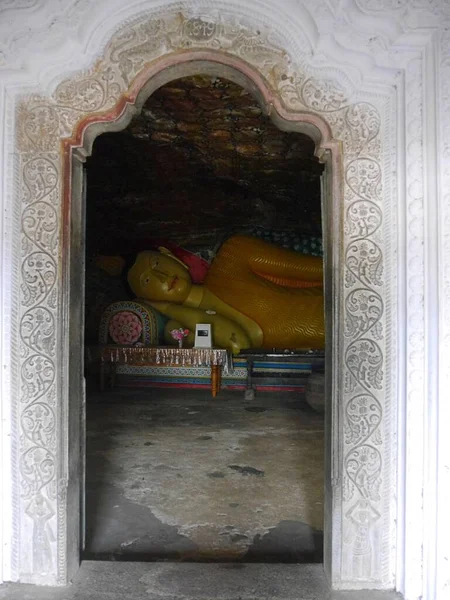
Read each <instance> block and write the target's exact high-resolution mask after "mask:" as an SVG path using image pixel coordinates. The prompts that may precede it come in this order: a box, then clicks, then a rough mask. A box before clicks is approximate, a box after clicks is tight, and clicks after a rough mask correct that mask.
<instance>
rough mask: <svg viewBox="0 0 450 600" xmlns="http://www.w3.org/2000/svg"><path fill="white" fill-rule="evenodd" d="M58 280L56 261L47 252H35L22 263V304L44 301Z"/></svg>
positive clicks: (28, 304) (29, 304)
mask: <svg viewBox="0 0 450 600" xmlns="http://www.w3.org/2000/svg"><path fill="white" fill-rule="evenodd" d="M55 281H56V263H55V261H54V260H53V259H52V258H51V257H50V256H49V255H48V254H46V253H45V252H33V253H32V254H29V255H28V256H27V258H26V259H25V260H24V261H23V263H22V293H23V298H22V304H23V305H24V306H31V305H33V304H36V303H38V302H43V301H44V300H45V298H46V297H47V296H48V294H49V293H50V292H51V291H52V289H53V286H54V284H55Z"/></svg>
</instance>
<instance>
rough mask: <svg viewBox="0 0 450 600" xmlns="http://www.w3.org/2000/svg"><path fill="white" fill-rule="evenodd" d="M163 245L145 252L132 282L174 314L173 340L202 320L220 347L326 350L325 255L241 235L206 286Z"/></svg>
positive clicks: (228, 243)
mask: <svg viewBox="0 0 450 600" xmlns="http://www.w3.org/2000/svg"><path fill="white" fill-rule="evenodd" d="M160 250H161V251H145V252H140V253H139V254H138V255H137V258H136V261H135V263H134V264H133V266H132V267H131V269H130V270H129V271H128V282H129V284H130V287H131V289H132V291H133V293H134V294H136V296H137V297H138V298H141V299H144V300H145V301H146V302H147V303H149V304H151V305H152V306H153V307H154V308H155V309H156V310H158V311H159V312H160V313H162V314H163V315H165V316H166V317H167V318H168V319H169V322H168V323H167V325H166V328H165V331H166V339H168V340H169V339H170V337H169V332H170V330H172V329H173V328H178V327H183V328H188V329H190V330H191V332H193V331H195V326H196V324H197V323H210V324H211V327H212V332H213V343H214V345H215V346H220V347H223V348H229V349H231V350H232V351H233V353H235V354H237V353H239V351H240V350H241V349H244V348H264V349H270V348H283V349H284V348H295V349H321V348H324V346H325V340H324V301H323V300H324V298H323V279H322V278H323V266H322V260H321V258H318V257H314V256H307V255H303V254H299V253H297V252H294V251H291V250H286V249H284V248H279V247H277V246H274V245H272V244H269V243H267V242H264V241H262V240H260V239H258V238H254V237H248V236H244V235H234V236H233V237H231V238H229V239H228V240H227V241H226V242H225V243H224V244H223V245H222V247H221V248H220V250H219V252H218V254H217V256H216V257H215V258H214V260H213V262H212V264H211V267H210V269H209V271H208V273H207V275H206V278H205V281H204V283H203V284H202V285H195V284H193V283H192V281H191V278H190V276H189V271H188V269H187V267H186V266H185V265H184V264H183V263H181V262H180V261H179V260H178V259H177V258H176V257H175V256H174V255H172V254H171V253H170V252H169V251H167V250H165V249H160ZM191 336H192V334H191ZM189 341H190V342H191V343H192V342H193V337H191V338H190V339H189V338H188V340H187V342H189Z"/></svg>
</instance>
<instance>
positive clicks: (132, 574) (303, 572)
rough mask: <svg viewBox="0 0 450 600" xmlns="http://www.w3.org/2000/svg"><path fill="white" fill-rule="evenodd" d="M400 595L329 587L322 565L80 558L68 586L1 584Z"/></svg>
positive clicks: (203, 596)
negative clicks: (81, 559)
mask: <svg viewBox="0 0 450 600" xmlns="http://www.w3.org/2000/svg"><path fill="white" fill-rule="evenodd" d="M125 598H126V600H400V598H401V596H400V595H399V594H396V593H395V592H381V591H353V592H331V591H330V590H329V586H328V582H327V580H326V578H325V575H324V572H323V567H322V565H312V564H308V565H305V564H303V565H292V564H261V563H259V564H242V563H220V564H218V563H203V564H201V563H169V562H161V563H143V562H105V561H84V562H83V563H82V565H81V568H80V570H79V571H78V573H77V575H76V577H75V579H74V582H73V584H72V585H71V586H68V587H60V588H51V587H47V586H45V587H44V586H42V587H39V586H32V585H26V584H12V583H6V584H3V585H1V586H0V599H5V600H6V599H7V600H123V599H125Z"/></svg>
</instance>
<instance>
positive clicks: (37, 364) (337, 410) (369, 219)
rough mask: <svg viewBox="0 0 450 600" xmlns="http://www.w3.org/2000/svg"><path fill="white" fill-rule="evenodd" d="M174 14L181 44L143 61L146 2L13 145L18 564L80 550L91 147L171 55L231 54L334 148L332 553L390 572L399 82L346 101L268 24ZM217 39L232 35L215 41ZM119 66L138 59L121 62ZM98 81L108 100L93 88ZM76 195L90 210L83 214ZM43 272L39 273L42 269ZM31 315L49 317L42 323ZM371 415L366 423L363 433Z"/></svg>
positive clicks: (373, 577)
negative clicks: (49, 530) (263, 36)
mask: <svg viewBox="0 0 450 600" xmlns="http://www.w3.org/2000/svg"><path fill="white" fill-rule="evenodd" d="M164 18H165V19H166V21H165V25H166V28H165V32H164V36H163V37H164V40H166V41H167V35H168V34H167V30H168V29H170V27H171V26H172V28H173V29H172V31H173V36H175V37H176V36H178V38H177V39H176V42H175V43H174V42H173V41H172V42H171V43H172V48H171V51H170V52H167V51H166V50H165V48H166V47H165V46H164V47H162V46H161V48H160V49H159V50H160V55H159V56H157V57H156V58H155V57H154V53H155V52H154V49H153V50H152V52H153V54H149V55H148V56H147V59H148V60H147V61H146V60H144V64H146V66H144V67H142V60H141V63H140V64H139V61H137V62H133V60H134V58H135V56H136V52H137V53H139V52H142V50H140V48H141V46H142V44H141V45H140V46H137V45H136V44H135V45H134V46H133V45H132V44H131V45H128V46H127V43H128V41H129V40H130V39H132V38H133V35H132V33H133V31H134V32H139V33H140V34H142V35H144V36H145V35H147V36H148V37H147V40H154V39H155V28H156V32H158V31H159V29H158V27H159V25H158V23H157V21H156V20H152V19H149V18H148V17H145V18H144V19H140V20H139V21H137V22H135V23H133V24H132V25H131V26H130V25H126V26H125V27H124V29H123V31H120V32H119V33H116V34H115V36H114V37H113V39H112V41H111V43H110V45H109V47H108V48H107V50H106V53H105V57H104V59H103V62H100V63H99V64H97V66H96V68H95V69H94V70H93V72H92V73H90V74H88V75H87V76H86V75H84V74H83V75H80V76H79V77H78V79H77V78H72V79H71V80H69V81H65V82H62V83H61V84H60V85H59V86H58V87H57V88H56V90H55V92H54V94H53V95H52V97H50V98H35V97H33V98H27V99H25V100H24V101H23V103H22V104H21V107H20V114H21V118H20V120H18V127H19V129H18V136H17V144H18V146H17V148H18V161H19V165H20V166H19V171H18V172H19V173H21V177H22V180H21V182H20V184H19V189H20V190H25V192H24V194H23V195H22V196H21V204H22V215H21V217H22V218H21V223H22V235H23V238H24V239H25V250H24V251H22V252H24V254H22V258H21V264H22V265H23V268H22V274H23V280H22V284H23V285H22V288H21V290H22V291H21V296H20V304H21V313H20V323H21V340H22V344H23V348H24V353H23V356H22V357H21V359H20V373H21V378H22V384H23V385H22V388H23V389H24V391H23V394H22V400H21V403H20V404H19V406H18V407H17V408H18V413H19V414H18V421H17V422H18V432H19V431H20V435H21V436H22V439H23V440H24V445H23V447H22V448H21V449H20V452H19V456H18V457H17V464H18V465H19V469H20V472H21V475H22V478H23V479H22V481H21V482H20V485H19V486H18V488H20V492H19V489H18V490H17V491H18V492H19V493H18V495H17V504H16V515H17V516H18V517H19V518H18V523H19V530H20V531H19V535H20V539H21V545H20V548H19V554H18V559H19V560H18V562H19V567H18V572H19V577H20V579H21V580H22V581H31V582H33V583H44V582H45V583H65V582H66V581H67V580H68V579H70V578H71V577H72V575H73V573H74V572H75V571H76V569H77V566H78V557H79V554H78V551H77V549H78V548H79V513H80V510H79V497H80V495H79V494H77V489H79V486H80V468H81V466H80V465H81V464H82V457H81V454H80V431H81V423H82V420H81V419H79V417H80V416H82V414H83V406H82V397H83V392H82V389H81V386H82V381H81V378H78V377H75V376H74V377H75V379H74V380H73V381H80V384H79V387H78V388H77V387H76V386H75V385H74V386H71V385H70V381H71V376H72V375H71V374H73V373H76V372H77V369H78V372H79V367H77V363H76V361H77V360H80V359H79V357H78V358H77V356H75V355H76V354H77V349H78V350H80V349H81V342H80V341H78V342H76V344H75V345H74V346H73V347H72V350H73V354H72V356H71V354H70V350H71V348H70V344H69V343H68V340H69V339H70V338H71V337H72V333H71V332H73V335H74V336H76V335H79V332H80V330H81V329H80V327H79V325H77V323H78V322H79V321H80V318H79V317H74V316H73V311H71V310H70V309H69V307H70V308H71V307H73V306H75V304H76V298H77V296H76V290H77V289H78V288H77V284H76V280H77V277H78V276H79V272H80V271H81V269H78V270H75V272H74V273H73V272H72V273H71V265H72V266H75V265H77V264H79V262H78V261H77V252H79V251H80V249H81V248H82V240H80V237H79V236H80V231H81V225H80V223H81V219H82V211H81V206H82V203H81V200H80V197H79V194H80V191H79V190H80V189H81V183H80V177H79V173H80V169H81V164H80V161H82V160H83V159H84V158H85V156H87V155H88V154H89V153H90V150H91V147H92V143H93V140H94V139H95V136H96V135H98V134H99V133H101V132H102V131H104V130H106V129H107V130H108V131H112V130H113V128H114V127H117V128H118V129H123V128H124V126H125V125H126V123H127V121H129V120H130V119H131V117H132V115H133V114H134V113H135V111H136V109H137V107H139V105H140V103H143V101H144V100H145V98H146V97H148V95H150V93H151V87H152V86H154V85H155V84H156V82H160V83H159V85H163V82H164V77H166V76H168V74H169V69H170V68H171V67H172V66H173V67H174V68H179V67H180V65H182V67H183V76H185V75H186V66H187V65H189V64H193V62H194V61H198V62H204V63H212V64H214V65H215V66H216V67H217V65H220V66H221V69H225V68H226V67H231V68H232V69H233V72H232V73H231V72H230V76H229V77H231V76H232V74H234V76H235V80H236V78H237V79H239V78H240V77H241V76H242V81H243V84H245V85H244V87H245V86H247V88H248V89H251V90H252V91H253V92H254V93H255V95H256V97H258V95H259V97H260V98H261V99H262V102H261V103H262V106H265V107H266V112H267V113H268V114H269V115H270V116H271V118H272V120H273V121H274V123H275V124H276V125H278V126H280V125H281V126H282V127H284V126H286V124H287V125H289V128H290V129H291V130H292V129H293V128H294V125H295V124H297V125H296V126H298V127H301V131H302V132H303V133H308V135H310V136H311V137H312V138H313V139H314V140H315V141H316V143H317V144H318V145H319V148H320V149H319V153H320V154H321V156H322V158H323V159H326V158H327V155H329V158H328V159H327V160H328V162H326V164H330V162H329V161H330V160H331V161H332V165H333V168H332V173H331V177H332V189H333V202H334V203H335V206H336V205H337V206H338V213H339V214H338V218H336V212H334V214H333V215H330V217H331V220H332V224H333V227H332V231H333V235H334V236H335V238H336V239H333V240H332V247H333V249H334V250H338V251H339V258H338V260H337V262H335V257H336V256H337V255H338V253H337V252H333V260H332V261H331V276H332V281H333V282H334V283H333V285H334V286H335V289H336V295H335V297H334V300H335V302H336V304H333V309H332V310H335V311H336V319H335V321H334V326H333V338H332V339H333V344H335V348H336V352H335V353H334V357H335V358H336V361H337V362H338V364H337V365H336V367H335V368H333V369H332V371H333V373H334V374H335V375H336V376H337V374H338V375H339V377H338V380H337V381H335V382H334V384H333V391H332V394H331V396H332V403H331V404H332V407H331V411H329V413H328V414H329V415H331V424H330V425H331V435H330V443H331V447H330V452H329V459H327V464H328V466H327V473H326V478H327V479H326V486H325V491H326V495H327V499H328V500H329V502H328V504H327V506H328V508H327V509H326V528H327V529H326V539H328V540H329V543H328V542H327V544H328V545H327V547H328V548H329V550H328V551H327V558H326V564H327V567H326V568H327V572H328V575H329V578H330V580H331V582H332V585H333V586H334V587H335V588H364V587H366V588H367V587H378V588H389V587H393V581H394V576H395V567H394V562H395V557H394V555H395V552H394V553H393V549H392V540H393V538H395V524H394V518H395V506H396V505H395V501H394V499H393V492H394V493H395V483H396V457H397V454H396V445H395V440H394V431H395V427H396V406H395V405H394V403H393V402H392V397H393V395H392V391H393V389H394V388H395V383H396V382H395V377H396V373H397V364H396V362H395V360H393V356H395V353H393V352H392V350H393V349H394V350H395V346H396V339H395V338H394V336H392V334H391V332H392V327H393V323H394V322H395V310H396V305H395V301H394V299H393V297H392V295H391V288H390V285H387V284H385V280H384V279H383V277H381V275H380V270H381V267H383V266H384V268H385V270H386V272H387V274H388V275H389V273H391V272H392V269H393V266H395V265H393V264H392V263H391V262H390V261H391V258H390V257H389V255H388V253H386V255H385V254H384V253H383V251H384V250H385V246H386V238H388V239H389V235H390V234H391V233H393V230H395V222H393V221H391V220H390V219H389V218H388V219H387V220H386V219H385V221H384V222H383V216H384V214H386V213H387V214H388V215H389V211H390V210H392V196H393V194H392V190H391V189H390V187H389V185H388V180H387V179H386V178H385V177H384V175H383V174H384V170H385V168H386V165H387V164H389V161H386V160H385V161H384V162H383V161H381V160H380V156H383V154H382V150H383V144H384V145H385V146H386V145H387V146H386V147H389V134H386V131H385V130H384V129H383V128H382V127H381V124H382V118H381V112H382V110H385V109H386V103H387V102H388V101H392V96H391V92H389V93H388V94H387V95H386V96H384V97H382V98H380V97H379V95H376V94H375V95H373V96H371V94H370V93H367V95H366V97H364V98H363V99H361V98H359V99H358V100H354V101H351V100H349V99H348V98H347V95H346V91H345V90H344V89H342V88H341V87H340V86H339V85H338V84H337V83H336V81H335V80H333V78H332V77H331V75H330V78H327V79H324V78H320V77H318V76H317V75H316V76H313V75H311V73H306V72H305V70H304V69H302V68H301V67H300V66H299V65H297V64H295V63H294V61H292V60H291V57H289V56H288V55H287V54H286V52H285V51H284V50H283V49H282V48H279V47H276V46H274V45H273V44H271V43H270V42H269V41H268V40H263V43H262V44H261V47H260V54H258V55H255V53H254V51H253V49H251V47H249V48H250V49H249V50H248V52H246V51H245V50H242V48H241V47H240V46H239V47H238V46H236V47H235V48H234V50H233V47H230V45H229V36H228V37H227V38H226V39H224V38H223V36H222V37H221V34H220V31H219V30H220V28H219V27H216V25H217V23H216V21H213V20H211V21H205V20H204V19H203V20H200V21H199V19H197V18H188V17H186V18H184V17H180V14H179V13H177V14H176V15H175V14H173V13H171V12H170V11H167V14H166V16H165V17H164ZM180 19H181V21H182V22H181V28H180ZM183 19H184V20H183ZM205 22H206V24H208V27H206V28H205V27H204V24H205ZM210 25H211V26H210ZM245 27H246V26H245V25H243V26H242V29H245ZM133 28H134V29H133ZM242 29H241V32H242ZM216 30H217V34H216V33H215V32H216ZM211 31H212V32H213V34H211ZM255 31H256V33H255ZM255 31H252V34H253V37H255V36H256V38H257V36H259V35H260V33H259V30H255ZM130 32H131V33H130ZM179 32H181V33H179ZM127 36H128V38H127ZM193 36H194V38H193ZM195 36H197V38H198V39H197V38H196V37H195ZM198 36H200V37H198ZM156 37H158V36H156ZM192 39H194V45H193V46H194V47H192ZM124 40H125V42H124ZM141 40H142V37H141V38H140V41H141ZM186 41H190V43H191V46H190V47H189V50H186V47H185V46H184V45H183V44H184V43H185V42H186ZM225 42H227V45H226V46H225ZM218 43H219V44H220V43H222V44H223V45H224V47H225V48H226V49H222V50H218V49H217V48H218ZM124 44H125V50H124ZM177 44H178V49H177V48H176V47H175V46H177ZM208 45H210V46H211V47H208ZM205 48H206V49H205ZM118 49H120V51H119V50H118ZM147 50H148V49H147ZM159 50H158V51H159ZM124 52H125V56H124V54H123V53H124ZM143 52H144V56H146V55H145V50H144V51H143ZM260 55H262V56H263V59H261V58H260ZM130 57H131V58H130ZM139 58H140V59H142V56H140V57H139ZM288 59H289V60H288ZM130 61H131V66H130ZM171 61H174V64H173V65H172V64H171ZM123 66H126V68H127V69H128V70H125V71H123V69H122V67H123ZM133 69H134V71H133ZM197 72H198V71H197ZM124 73H125V74H124ZM131 74H133V76H131ZM236 74H241V75H239V76H237V75H236ZM170 78H173V75H171V77H170ZM236 82H237V83H239V81H236ZM249 82H250V83H249ZM157 87H159V86H157ZM100 96H101V97H102V98H103V100H102V102H100V104H99V103H98V101H97V100H96V98H98V97H100ZM367 98H370V99H371V100H372V102H368V100H367ZM55 123H56V125H55ZM317 132H320V134H321V135H320V136H318V134H317ZM383 136H384V137H383ZM320 138H321V139H320ZM319 139H320V141H319ZM77 182H79V183H77ZM382 184H384V189H381V186H382ZM77 207H78V208H77ZM363 209H364V210H363ZM39 211H40V212H41V215H40V216H39ZM76 211H78V213H79V216H77V218H72V217H75V215H76V214H77V212H76ZM60 216H61V220H60ZM77 223H78V224H77ZM329 239H331V236H329ZM42 240H44V242H43V241H42ZM41 255H42V256H41ZM44 255H45V257H46V258H45V260H44V266H42V265H41V263H42V262H43V260H42V258H43V256H44ZM392 260H395V257H394V258H392ZM37 263H39V264H37ZM328 268H329V267H328V266H327V267H326V270H328ZM388 275H387V276H388ZM36 278H41V279H40V280H39V281H41V280H43V281H44V282H45V283H44V285H43V286H39V285H36V283H35V282H36ZM363 292H365V296H364V293H363ZM328 296H329V295H328ZM352 317H354V318H352ZM355 319H356V320H355ZM32 322H37V323H39V324H40V325H39V327H40V329H39V331H38V333H39V335H38V336H36V329H32V327H31V325H30V323H32ZM328 322H329V321H328ZM30 331H33V337H32V336H31V335H30ZM67 332H69V336H67ZM385 332H389V333H388V334H386V333H385ZM45 333H47V335H46V336H45V335H44V334H45ZM44 338H45V340H46V342H45V344H43V340H44ZM73 339H75V338H73ZM39 358H40V359H41V360H38V359H39ZM386 368H389V371H388V373H387V374H386V377H385V376H384V372H385V371H386ZM327 370H328V369H327ZM363 373H364V375H363ZM368 373H369V374H368ZM380 378H381V380H380ZM36 390H38V395H37V397H36ZM69 390H72V394H74V396H72V398H71V397H70V395H69ZM77 390H78V391H77ZM74 397H75V399H74ZM77 399H78V400H77ZM77 402H78V403H79V404H78V405H77ZM38 407H39V411H37V408H38ZM360 409H364V411H363V410H360ZM42 410H43V411H44V418H43V417H42ZM358 411H359V412H358ZM37 413H39V414H37ZM72 415H73V416H72ZM367 415H369V416H367ZM36 426H38V429H39V435H38V437H37V438H36V435H35V433H34V432H35V427H36ZM364 426H365V427H366V429H365V432H366V433H362V429H364ZM369 442H370V443H369ZM378 448H379V449H378ZM392 462H393V463H394V466H393V467H392V466H391V463H392ZM42 498H44V501H43V500H42ZM77 498H78V499H77ZM42 502H44V504H45V506H47V511H48V515H47V516H48V521H49V523H51V524H52V526H54V527H55V531H56V536H55V541H52V540H51V539H50V538H49V539H47V540H44V541H42V539H41V537H42V536H41V531H40V529H39V527H40V520H39V519H40V518H41V517H40V512H39V511H41V510H42V508H41V507H42ZM77 514H78V517H77V516H76V515H77ZM38 533H39V535H38ZM48 548H50V552H48ZM42 552H44V554H46V556H47V559H48V561H47V562H48V565H47V567H46V569H44V572H42V569H40V570H37V569H36V568H35V566H34V565H35V563H37V562H39V561H37V560H36V559H37V557H38V556H39V555H40V554H42ZM39 564H41V563H39Z"/></svg>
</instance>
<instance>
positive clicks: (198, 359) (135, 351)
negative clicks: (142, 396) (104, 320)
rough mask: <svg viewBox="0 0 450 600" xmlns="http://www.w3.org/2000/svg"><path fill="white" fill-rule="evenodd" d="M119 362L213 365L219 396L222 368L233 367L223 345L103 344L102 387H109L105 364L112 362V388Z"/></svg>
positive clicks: (213, 383) (213, 381) (213, 385)
mask: <svg viewBox="0 0 450 600" xmlns="http://www.w3.org/2000/svg"><path fill="white" fill-rule="evenodd" d="M118 364H131V365H140V364H156V365H168V366H174V365H181V366H183V367H190V366H192V367H205V366H208V367H211V393H212V396H213V397H214V398H215V397H216V396H217V394H218V392H219V391H220V385H221V379H222V370H223V372H224V373H225V374H228V373H230V372H231V371H232V370H233V360H232V356H231V353H230V352H229V351H228V350H225V349H222V348H176V347H173V346H119V345H117V344H108V345H104V346H101V347H100V389H101V390H102V391H103V390H104V389H105V371H106V369H105V367H106V365H108V373H109V377H110V385H111V388H113V387H114V384H115V375H116V366H117V365H118Z"/></svg>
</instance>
